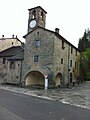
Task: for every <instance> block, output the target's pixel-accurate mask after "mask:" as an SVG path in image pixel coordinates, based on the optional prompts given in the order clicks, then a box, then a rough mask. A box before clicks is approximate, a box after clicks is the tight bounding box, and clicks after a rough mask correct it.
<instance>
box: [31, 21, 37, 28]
mask: <svg viewBox="0 0 90 120" xmlns="http://www.w3.org/2000/svg"><path fill="white" fill-rule="evenodd" d="M35 26H36V20H32V21H31V22H30V27H31V28H34V27H35Z"/></svg>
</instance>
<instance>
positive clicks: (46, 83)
mask: <svg viewBox="0 0 90 120" xmlns="http://www.w3.org/2000/svg"><path fill="white" fill-rule="evenodd" d="M47 88H48V77H47V75H45V90H47Z"/></svg>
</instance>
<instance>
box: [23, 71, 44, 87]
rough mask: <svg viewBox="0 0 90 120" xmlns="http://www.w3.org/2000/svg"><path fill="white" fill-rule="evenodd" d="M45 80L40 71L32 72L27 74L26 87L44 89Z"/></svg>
mask: <svg viewBox="0 0 90 120" xmlns="http://www.w3.org/2000/svg"><path fill="white" fill-rule="evenodd" d="M44 83H45V78H44V75H43V74H42V73H41V72H39V71H31V72H30V73H28V74H27V76H26V79H25V85H27V86H32V87H38V88H39V87H44Z"/></svg>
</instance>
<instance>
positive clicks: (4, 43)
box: [0, 35, 21, 51]
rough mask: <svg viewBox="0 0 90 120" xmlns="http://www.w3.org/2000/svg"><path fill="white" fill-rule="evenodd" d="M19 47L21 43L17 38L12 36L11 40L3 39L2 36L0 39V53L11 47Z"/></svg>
mask: <svg viewBox="0 0 90 120" xmlns="http://www.w3.org/2000/svg"><path fill="white" fill-rule="evenodd" d="M20 45H21V41H20V40H19V39H18V38H17V36H14V35H12V38H5V37H4V35H2V38H0V51H3V50H5V49H7V48H10V47H12V46H20Z"/></svg>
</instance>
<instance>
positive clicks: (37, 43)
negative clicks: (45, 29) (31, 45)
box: [35, 40, 40, 48]
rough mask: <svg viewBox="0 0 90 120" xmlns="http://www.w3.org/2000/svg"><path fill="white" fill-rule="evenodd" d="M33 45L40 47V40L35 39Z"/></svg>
mask: <svg viewBox="0 0 90 120" xmlns="http://www.w3.org/2000/svg"><path fill="white" fill-rule="evenodd" d="M35 47H37V48H38V47H40V40H36V44H35Z"/></svg>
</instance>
